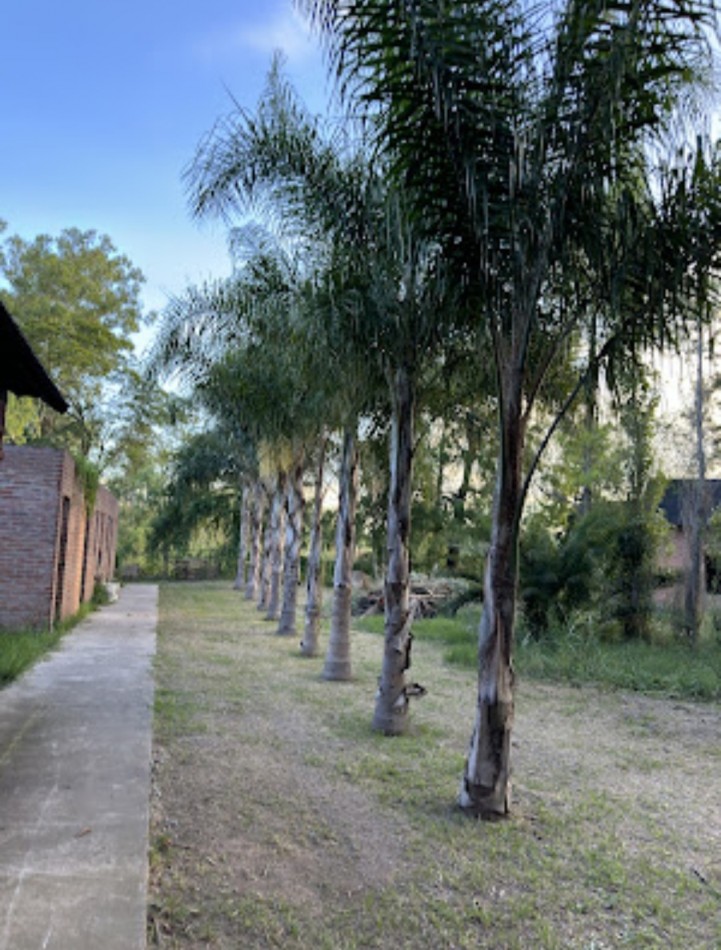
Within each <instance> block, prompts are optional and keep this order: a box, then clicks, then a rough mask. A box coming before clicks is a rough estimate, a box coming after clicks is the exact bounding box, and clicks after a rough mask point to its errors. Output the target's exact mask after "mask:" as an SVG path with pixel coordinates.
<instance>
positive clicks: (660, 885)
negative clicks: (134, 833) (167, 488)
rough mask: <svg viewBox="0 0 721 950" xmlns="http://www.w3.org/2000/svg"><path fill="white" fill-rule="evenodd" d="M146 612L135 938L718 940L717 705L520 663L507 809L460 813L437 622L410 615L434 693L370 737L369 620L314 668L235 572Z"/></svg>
mask: <svg viewBox="0 0 721 950" xmlns="http://www.w3.org/2000/svg"><path fill="white" fill-rule="evenodd" d="M160 611H161V613H160V626H159V636H158V653H157V657H156V709H155V740H154V750H153V754H154V788H153V798H152V809H151V810H152V820H151V892H150V906H149V916H148V926H149V930H148V933H149V944H150V945H151V946H161V947H216V948H240V947H243V948H266V947H284V948H299V950H300V948H328V950H342V948H347V950H352V948H358V950H360V948H372V947H377V948H385V947H389V948H411V947H413V948H417V947H430V948H452V947H454V948H472V947H473V948H475V947H483V948H494V950H502V948H523V950H526V948H563V947H573V948H587V950H590V948H610V947H623V946H629V947H658V948H664V950H666V948H675V947H683V948H704V947H709V948H712V947H719V946H721V809H720V807H719V792H720V791H721V745H720V744H719V736H720V735H721V710H719V707H718V706H717V705H715V704H712V703H698V702H696V703H692V702H688V701H679V700H678V699H672V700H671V699H666V698H658V697H647V696H643V695H640V694H639V693H637V692H624V691H618V692H609V691H608V690H605V689H598V688H597V687H595V686H580V687H579V686H576V687H569V686H567V685H557V684H552V683H550V682H548V681H545V680H544V681H539V680H537V679H533V678H532V677H531V676H530V675H529V673H528V672H525V673H524V672H523V660H522V659H521V661H520V663H519V666H520V668H521V675H520V678H519V689H518V696H517V715H516V725H515V729H514V750H513V754H514V765H515V781H514V795H513V815H512V817H511V818H510V819H509V820H507V821H500V822H495V823H487V822H477V821H473V820H469V819H468V818H467V817H465V816H463V815H461V814H459V812H458V811H457V810H456V808H455V804H454V803H455V795H456V790H457V786H458V783H459V781H460V777H461V771H462V766H463V756H464V751H465V748H466V745H467V742H468V739H469V736H470V730H471V726H472V718H473V708H474V699H475V675H474V672H473V671H472V670H471V669H468V668H466V667H464V666H461V665H458V664H456V663H451V662H448V658H447V656H446V653H447V651H448V650H449V649H450V647H449V645H448V643H447V642H446V641H447V639H448V637H447V636H444V637H443V638H441V642H439V640H438V636H439V635H438V634H437V631H436V634H433V633H432V632H430V633H428V635H424V633H423V627H422V626H421V627H420V629H419V630H418V639H417V641H416V642H415V643H414V653H413V669H412V676H413V679H414V680H417V681H418V682H420V683H422V684H423V685H425V686H426V687H427V688H428V695H427V696H426V697H425V698H423V699H422V700H419V701H418V702H417V703H415V704H414V706H413V709H412V727H411V730H410V733H409V735H408V736H405V737H402V738H395V739H388V738H384V737H380V736H378V735H375V734H374V733H373V732H372V731H371V729H370V720H371V716H372V709H373V695H374V691H375V685H376V680H377V676H378V672H379V666H380V654H381V641H380V638H379V637H378V635H377V634H375V633H372V632H367V631H363V630H360V629H359V630H356V632H355V633H354V639H353V663H354V679H353V681H352V682H350V683H328V682H325V681H323V680H322V679H321V677H320V673H321V670H322V667H323V657H322V656H321V657H319V658H317V659H314V660H304V659H302V658H301V657H300V655H299V651H298V642H297V641H298V639H299V637H298V638H295V639H288V638H280V637H277V636H276V635H275V633H274V630H275V626H274V625H273V624H271V623H268V622H265V621H263V619H262V618H261V615H260V614H259V613H258V612H257V611H256V610H255V608H254V607H253V605H251V604H249V603H248V602H247V601H245V600H244V599H243V598H242V596H241V595H240V594H238V593H237V592H236V591H233V590H231V589H230V585H229V584H224V583H218V582H215V583H197V584H185V585H181V584H174V585H164V586H163V587H162V588H161V598H160ZM419 626H420V625H419ZM428 630H429V631H430V630H431V628H430V627H429V628H428ZM326 642H327V630H326V632H325V634H324V638H323V646H325V643H326Z"/></svg>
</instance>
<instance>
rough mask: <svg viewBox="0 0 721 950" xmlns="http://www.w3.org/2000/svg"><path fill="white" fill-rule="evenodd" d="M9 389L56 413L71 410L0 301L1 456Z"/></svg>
mask: <svg viewBox="0 0 721 950" xmlns="http://www.w3.org/2000/svg"><path fill="white" fill-rule="evenodd" d="M8 392H11V393H15V395H16V396H34V397H35V398H37V399H42V401H43V402H44V403H47V405H48V406H50V407H51V408H52V409H55V410H56V411H57V412H67V409H68V404H67V402H66V401H65V398H64V397H63V395H62V393H61V392H60V390H59V389H58V388H57V386H56V385H55V383H54V382H53V381H52V380H51V379H50V377H49V376H48V374H47V372H46V371H45V369H44V368H43V365H42V363H41V362H40V360H39V359H38V358H37V356H36V355H35V354H34V353H33V351H32V348H31V346H30V344H29V343H28V341H27V340H26V339H25V337H24V336H23V334H22V333H21V331H20V328H19V327H18V325H17V324H16V323H15V321H14V320H13V318H12V317H11V316H10V313H9V312H8V310H7V308H6V307H5V305H4V304H3V302H2V300H0V458H2V440H3V435H4V434H5V406H6V404H7V394H8Z"/></svg>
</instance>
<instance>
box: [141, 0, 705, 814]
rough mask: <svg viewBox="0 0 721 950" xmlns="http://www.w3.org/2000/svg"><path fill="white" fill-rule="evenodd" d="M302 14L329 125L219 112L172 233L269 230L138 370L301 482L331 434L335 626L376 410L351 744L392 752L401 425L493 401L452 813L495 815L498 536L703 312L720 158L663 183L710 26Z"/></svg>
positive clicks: (504, 737)
mask: <svg viewBox="0 0 721 950" xmlns="http://www.w3.org/2000/svg"><path fill="white" fill-rule="evenodd" d="M300 6H301V7H302V8H303V9H304V11H305V12H306V13H307V14H308V16H309V17H310V19H311V21H312V22H313V24H314V25H315V27H316V28H317V30H318V31H319V33H320V35H321V36H322V38H323V41H324V43H325V47H326V50H327V53H328V56H329V62H330V65H331V68H332V69H333V70H334V71H335V74H336V76H337V78H338V80H339V88H340V91H341V95H342V97H343V102H344V103H345V104H346V106H347V107H348V108H347V114H348V118H347V119H346V122H345V124H344V125H342V126H341V127H340V128H335V129H326V127H325V126H324V125H323V124H322V123H321V122H320V120H317V119H315V118H313V117H311V116H309V115H308V114H307V112H306V111H305V110H304V109H303V107H302V105H301V104H300V103H299V101H298V100H297V97H295V95H294V94H293V91H292V89H291V88H290V87H289V85H288V84H287V83H286V82H285V81H284V79H283V76H282V70H281V66H280V63H279V62H277V61H276V63H275V64H274V66H273V68H272V70H271V73H270V77H269V81H268V88H267V90H266V94H265V96H264V98H263V100H262V102H261V104H260V106H259V108H258V110H257V112H256V113H255V114H254V115H250V114H247V113H245V112H243V111H242V110H236V111H235V112H234V113H233V114H231V115H230V116H229V117H227V118H226V119H224V120H223V121H221V122H220V123H218V124H217V125H216V126H215V127H214V129H213V130H212V131H211V133H210V134H209V135H208V137H207V138H206V139H205V140H204V141H203V142H202V143H201V145H200V147H199V149H198V153H197V155H196V157H195V159H194V161H193V162H192V164H191V165H190V166H189V168H188V171H187V175H186V183H187V185H188V190H189V196H190V204H191V209H192V211H193V213H194V214H196V215H198V216H204V215H217V216H220V217H221V218H223V219H224V220H226V221H228V223H229V224H230V225H233V226H235V225H237V224H238V222H240V221H242V220H244V219H245V218H247V216H248V215H249V214H252V215H256V216H257V217H259V218H263V219H264V220H265V221H266V222H267V224H268V229H267V230H266V231H263V230H261V229H259V228H258V227H257V226H254V227H250V228H249V227H248V226H247V225H246V226H245V227H240V228H237V227H235V228H234V230H233V232H232V233H233V247H234V249H235V253H236V259H237V269H236V273H235V275H234V277H233V278H232V279H231V280H230V281H227V282H223V283H222V284H219V285H216V286H212V287H206V288H203V289H202V290H201V291H199V292H198V291H189V292H188V295H187V296H186V297H184V298H183V299H181V300H179V301H178V302H177V303H176V305H175V306H174V307H172V308H170V309H169V311H168V315H167V320H166V324H165V328H164V330H163V332H162V334H161V336H160V338H159V340H158V342H157V344H156V350H155V361H156V365H158V366H162V367H164V368H165V369H166V370H167V369H171V368H180V369H181V370H182V371H183V372H185V373H186V374H187V375H189V376H190V377H192V378H194V379H195V380H196V381H197V382H198V384H199V385H200V388H201V390H205V391H211V390H212V388H213V386H214V385H216V384H217V381H218V379H219V378H220V377H222V378H223V380H224V383H223V387H221V391H222V392H223V399H222V400H221V402H226V403H228V402H230V403H231V404H232V405H234V406H235V407H236V411H237V412H238V427H239V431H241V430H242V432H243V433H244V437H247V438H249V439H250V440H251V442H252V443H253V444H254V445H255V446H256V457H257V455H258V451H259V449H260V447H261V446H262V445H267V444H275V445H277V444H278V443H279V442H284V443H285V444H290V445H291V446H292V448H291V450H290V452H291V455H292V456H293V458H294V459H295V458H299V457H300V456H299V453H300V452H301V451H302V452H303V453H304V454H305V455H309V454H312V451H309V448H308V447H309V446H311V445H312V446H313V447H317V446H320V445H323V444H325V443H324V440H325V439H326V437H327V434H328V432H329V431H333V430H335V431H339V432H342V433H343V445H344V460H345V461H344V464H343V465H342V466H341V472H342V476H343V477H342V484H341V487H340V491H339V495H340V498H341V499H342V500H343V504H342V505H341V512H342V514H341V517H340V518H339V522H338V551H339V552H344V553H343V557H345V561H344V560H343V557H342V556H341V555H340V554H339V560H338V561H337V564H336V585H335V586H336V591H337V594H336V596H337V600H335V601H334V608H333V615H334V622H335V612H336V609H337V611H338V614H339V616H342V617H344V618H345V617H348V610H349V587H348V586H345V587H344V586H343V585H344V584H346V581H348V583H349V577H348V575H349V571H350V567H351V560H350V558H349V552H350V551H351V550H352V541H353V538H352V522H353V517H352V513H353V504H354V488H353V485H354V474H353V473H354V471H355V464H354V462H353V459H354V457H355V452H356V449H355V438H356V435H357V430H358V422H359V419H363V418H368V417H371V416H372V415H373V413H374V412H378V411H387V413H388V417H389V420H390V438H389V497H388V519H387V552H386V568H385V570H386V575H385V590H384V592H385V611H386V614H385V636H384V655H383V662H382V669H381V676H380V679H379V688H378V693H377V698H376V706H375V712H374V718H373V724H374V727H375V728H376V729H378V730H379V731H382V732H385V733H389V734H397V733H399V732H402V731H403V730H404V729H405V728H406V725H407V721H408V701H409V697H410V695H412V692H413V689H412V687H411V685H410V684H408V682H407V680H406V671H407V668H408V665H409V662H410V648H411V640H412V638H411V622H412V607H411V602H410V597H409V586H410V585H409V581H410V573H409V571H410V568H409V538H410V511H411V499H412V485H413V481H412V473H413V458H414V450H415V438H416V435H415V423H416V418H417V412H418V408H419V404H420V403H421V402H422V400H423V398H424V393H425V392H426V390H427V387H428V385H429V380H431V379H432V378H436V377H437V375H438V374H439V373H440V374H442V375H444V376H446V377H448V378H450V377H453V378H462V379H463V380H464V387H465V388H467V389H469V391H470V392H471V394H472V395H471V399H473V398H475V399H477V400H479V401H480V400H481V399H484V400H487V399H488V398H492V399H493V400H494V401H495V404H496V407H497V432H496V434H495V436H494V437H495V439H496V440H497V445H498V458H497V469H496V473H497V474H496V490H495V496H494V503H493V511H492V529H491V542H490V548H489V552H488V556H487V560H486V567H485V580H484V600H483V611H482V617H481V622H480V629H479V676H478V694H477V702H476V718H475V725H474V729H473V733H472V737H471V742H470V746H469V752H468V756H467V760H466V765H465V769H464V774H463V777H462V781H461V789H460V794H459V803H460V805H461V807H462V808H463V809H464V810H466V811H468V812H469V813H472V814H478V815H486V814H505V813H507V811H508V809H509V807H510V794H511V781H510V775H511V763H510V748H511V742H510V739H511V729H512V724H513V712H514V675H513V663H512V654H513V639H514V627H515V612H516V599H517V586H518V585H517V575H518V538H519V529H520V522H521V517H522V514H523V510H524V505H525V501H526V498H527V495H528V489H529V485H530V481H531V478H532V476H533V473H534V471H535V469H536V467H537V465H538V462H539V459H540V457H541V455H542V453H543V451H544V450H545V448H546V446H547V445H548V443H549V440H550V439H551V438H552V435H553V432H554V431H555V429H556V427H557V425H558V424H559V421H560V420H561V419H562V418H563V415H564V413H565V412H566V411H567V410H568V408H569V407H570V405H571V404H572V403H573V401H574V399H575V398H576V397H577V396H578V395H579V393H581V392H585V393H588V391H589V388H591V387H592V384H593V383H595V382H596V381H597V380H598V378H599V374H600V372H601V370H602V369H603V370H604V371H605V373H606V376H607V378H608V379H609V380H610V381H611V383H612V382H613V378H614V372H615V371H616V370H617V367H618V366H619V365H621V364H625V365H628V363H629V362H631V363H632V362H633V360H635V359H637V358H638V354H639V353H640V352H641V351H642V350H643V349H645V348H648V347H649V346H660V345H669V344H673V343H674V341H675V340H677V339H678V337H679V334H681V333H682V332H683V331H684V330H685V328H686V326H688V325H689V324H690V323H692V322H693V321H694V320H695V319H696V317H697V316H698V314H699V313H701V312H702V311H703V312H704V313H706V312H707V311H708V308H707V301H708V297H709V294H710V292H711V288H712V286H713V281H712V278H713V276H714V275H715V272H716V270H717V267H718V262H719V237H720V236H721V214H720V212H721V208H720V207H719V194H720V192H719V188H718V184H719V175H718V172H719V166H718V160H717V159H718V156H717V154H716V153H715V152H714V151H711V152H710V154H709V153H708V151H709V150H708V149H707V148H706V145H705V143H704V142H701V143H699V144H694V141H693V139H691V140H690V144H685V143H686V142H688V141H689V140H688V136H687V137H686V138H685V139H683V140H682V141H681V144H680V145H679V139H678V138H677V139H676V140H675V143H676V144H675V148H674V150H673V153H672V154H671V157H670V158H669V157H668V155H669V152H668V143H669V141H670V136H671V135H672V133H674V132H676V133H677V132H678V129H682V130H684V132H686V133H687V131H688V128H689V126H690V124H691V123H692V121H693V120H694V119H695V118H697V117H698V116H700V115H702V114H703V108H704V100H703V95H707V94H708V93H709V85H708V79H709V76H710V75H712V71H713V47H714V39H713V37H714V32H715V29H716V22H715V13H714V8H713V3H711V2H704V0H702V2H688V0H665V2H664V3H659V2H655V0H614V2H613V3H612V4H611V3H608V2H607V0H565V2H559V3H558V4H556V5H548V4H538V5H534V4H532V3H529V2H523V0H516V2H512V0H481V2H474V3H455V2H454V3H448V2H445V0H343V2H342V3H340V2H338V0H302V2H301V3H300ZM271 235H272V236H271ZM702 278H703V279H702ZM561 370H563V371H564V372H563V373H561ZM569 372H570V373H571V374H572V376H573V381H571V382H570V383H568V384H566V385H564V386H560V385H559V379H561V378H562V377H563V378H566V377H568V375H569ZM539 420H541V421H544V425H543V426H541V427H540V429H541V434H540V437H539V438H538V441H537V444H534V445H530V444H529V440H528V435H529V431H530V427H531V422H533V423H534V426H535V428H539V426H538V423H539ZM489 437H490V436H489ZM301 447H302V448H301ZM298 464H300V463H298ZM289 536H290V535H289ZM349 545H350V546H349ZM291 547H292V546H291ZM289 552H290V548H289ZM344 598H345V599H344ZM335 629H336V627H335V626H334V630H335ZM333 636H334V634H333V633H332V634H331V639H333ZM305 642H306V640H305V639H304V643H305ZM340 665H341V667H343V668H344V669H347V663H346V661H345V660H344V659H342V660H341V664H340ZM326 673H327V674H328V675H332V673H333V670H332V668H331V667H330V665H329V662H327V663H326Z"/></svg>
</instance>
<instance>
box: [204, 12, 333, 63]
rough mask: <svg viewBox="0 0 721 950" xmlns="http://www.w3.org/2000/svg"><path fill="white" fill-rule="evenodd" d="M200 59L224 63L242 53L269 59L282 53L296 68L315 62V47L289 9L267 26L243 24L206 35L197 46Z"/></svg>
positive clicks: (306, 31)
mask: <svg viewBox="0 0 721 950" xmlns="http://www.w3.org/2000/svg"><path fill="white" fill-rule="evenodd" d="M198 49H199V52H200V55H201V56H202V58H203V59H205V60H214V61H217V60H218V59H226V58H227V57H229V56H233V55H237V54H238V53H239V52H242V51H252V52H256V53H264V54H267V55H270V54H272V53H274V52H275V51H276V50H282V51H283V52H284V53H285V55H286V57H287V59H288V61H289V62H293V63H295V64H296V65H298V64H300V63H302V62H303V61H305V60H307V59H310V58H315V57H317V55H318V46H317V43H316V41H315V40H314V38H313V37H312V35H311V32H310V29H309V27H308V24H307V23H306V21H305V20H304V19H303V17H302V16H301V15H300V14H299V13H298V12H297V11H296V10H294V9H293V8H292V7H290V6H288V7H286V8H285V9H284V10H282V11H281V12H278V13H277V14H276V15H275V16H274V18H273V19H271V20H268V21H266V22H264V23H263V22H255V23H252V24H242V25H236V26H233V27H230V28H228V29H225V30H223V31H222V32H221V31H220V30H218V31H215V32H213V33H211V34H208V35H206V36H205V37H204V38H203V39H202V40H201V42H200V44H199V47H198Z"/></svg>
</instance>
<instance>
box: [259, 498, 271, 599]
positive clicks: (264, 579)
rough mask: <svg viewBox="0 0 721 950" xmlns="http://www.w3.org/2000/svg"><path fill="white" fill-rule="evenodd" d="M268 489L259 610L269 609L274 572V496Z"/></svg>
mask: <svg viewBox="0 0 721 950" xmlns="http://www.w3.org/2000/svg"><path fill="white" fill-rule="evenodd" d="M266 491H267V504H268V508H269V511H268V519H267V523H266V525H265V530H264V532H263V558H262V564H261V568H260V584H259V585H258V610H267V609H268V603H269V602H270V579H271V575H272V573H273V529H272V524H271V522H272V515H273V497H274V493H272V492H271V490H270V489H269V488H267V489H266Z"/></svg>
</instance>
